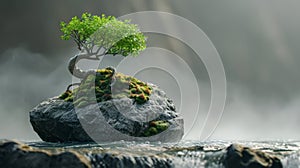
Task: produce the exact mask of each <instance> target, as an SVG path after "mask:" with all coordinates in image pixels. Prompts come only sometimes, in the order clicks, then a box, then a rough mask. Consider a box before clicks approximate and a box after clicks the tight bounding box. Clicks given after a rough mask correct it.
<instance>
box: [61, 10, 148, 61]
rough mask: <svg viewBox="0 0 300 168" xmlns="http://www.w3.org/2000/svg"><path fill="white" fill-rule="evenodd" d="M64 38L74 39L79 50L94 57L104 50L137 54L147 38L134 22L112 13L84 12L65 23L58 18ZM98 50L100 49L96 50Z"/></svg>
mask: <svg viewBox="0 0 300 168" xmlns="http://www.w3.org/2000/svg"><path fill="white" fill-rule="evenodd" d="M60 26H61V31H62V33H63V35H62V36H61V38H62V39H63V40H69V39H73V40H74V41H75V42H76V44H77V46H78V49H79V50H81V51H82V50H83V51H85V52H87V53H88V54H89V55H95V56H96V57H99V56H102V55H106V54H112V55H116V54H121V55H123V56H128V55H138V54H139V52H140V51H142V50H144V49H145V48H146V38H145V36H144V34H143V33H142V32H141V31H140V30H139V28H138V27H137V25H135V24H131V23H130V21H129V20H125V21H120V20H118V19H116V18H115V17H113V16H105V15H101V17H100V16H97V15H91V14H89V13H83V14H82V16H81V18H78V17H77V16H75V17H73V18H72V19H71V20H70V21H69V22H68V23H66V22H61V23H60ZM99 52H101V53H99Z"/></svg>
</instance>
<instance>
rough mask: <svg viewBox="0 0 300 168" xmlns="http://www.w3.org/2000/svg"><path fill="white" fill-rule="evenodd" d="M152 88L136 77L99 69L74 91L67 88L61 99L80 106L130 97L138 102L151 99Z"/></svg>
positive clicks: (108, 69) (141, 102)
mask: <svg viewBox="0 0 300 168" xmlns="http://www.w3.org/2000/svg"><path fill="white" fill-rule="evenodd" d="M151 92H152V88H151V87H150V86H148V85H147V83H145V82H142V81H140V80H138V79H136V78H134V77H131V76H127V75H124V74H122V73H115V72H114V71H113V70H112V69H110V68H106V69H98V70H97V71H96V72H95V73H90V74H88V75H87V76H86V77H85V78H84V79H83V80H82V82H81V83H80V85H79V87H77V88H75V89H73V91H70V90H67V91H66V92H64V93H63V94H62V95H60V96H59V98H60V99H63V100H65V101H69V102H72V101H74V102H73V103H74V105H75V106H76V107H78V108H80V107H84V106H87V105H89V104H92V103H95V102H103V101H107V100H111V99H120V98H123V97H129V98H131V99H134V100H135V102H136V103H137V104H143V103H145V102H147V101H148V100H149V97H150V95H151Z"/></svg>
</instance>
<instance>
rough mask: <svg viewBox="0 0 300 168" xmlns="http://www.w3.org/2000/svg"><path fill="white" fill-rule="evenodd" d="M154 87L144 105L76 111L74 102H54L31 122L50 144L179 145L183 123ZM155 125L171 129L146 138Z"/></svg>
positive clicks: (122, 102) (117, 103)
mask: <svg viewBox="0 0 300 168" xmlns="http://www.w3.org/2000/svg"><path fill="white" fill-rule="evenodd" d="M151 87H152V89H153V90H152V93H151V96H150V99H149V100H148V101H147V102H146V103H144V104H138V103H135V102H134V100H133V99H130V98H126V97H123V98H120V99H111V100H107V101H103V102H98V103H97V102H95V103H93V104H90V105H87V106H84V107H75V106H74V105H73V103H72V102H68V101H64V100H62V99H59V98H57V97H56V98H52V99H49V100H46V101H44V102H42V103H40V104H39V105H38V106H37V107H35V108H34V109H33V110H31V111H30V122H31V124H32V127H33V129H34V130H35V131H36V132H37V133H38V135H39V136H40V137H41V139H42V140H44V141H48V142H74V141H75V142H88V141H96V142H108V141H119V140H128V141H161V142H177V141H179V140H180V139H181V138H182V136H183V133H184V132H183V119H182V118H180V117H179V115H178V113H176V111H175V106H174V104H173V103H172V101H171V100H170V99H169V98H167V96H166V94H165V92H163V91H162V90H161V89H159V88H158V87H157V86H155V85H152V84H151ZM153 121H164V122H166V123H167V125H168V128H167V129H166V130H164V131H162V132H158V133H157V134H153V135H152V136H145V132H148V133H149V128H150V126H151V124H153ZM162 126H165V125H162ZM159 127H160V125H158V128H159ZM151 131H152V133H153V132H154V133H155V131H157V130H156V129H152V130H151V129H150V132H151Z"/></svg>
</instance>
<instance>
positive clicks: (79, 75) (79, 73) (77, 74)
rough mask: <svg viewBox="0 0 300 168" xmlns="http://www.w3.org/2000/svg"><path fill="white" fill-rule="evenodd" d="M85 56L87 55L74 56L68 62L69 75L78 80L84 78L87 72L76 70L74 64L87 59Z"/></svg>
mask: <svg viewBox="0 0 300 168" xmlns="http://www.w3.org/2000/svg"><path fill="white" fill-rule="evenodd" d="M86 56H87V55H75V56H74V57H72V58H70V60H69V65H68V69H69V71H70V73H71V74H72V75H73V76H75V77H77V78H79V79H83V78H84V77H85V76H86V74H87V71H84V70H82V69H80V68H78V67H77V66H76V64H77V62H78V61H79V60H81V59H84V58H87V57H86Z"/></svg>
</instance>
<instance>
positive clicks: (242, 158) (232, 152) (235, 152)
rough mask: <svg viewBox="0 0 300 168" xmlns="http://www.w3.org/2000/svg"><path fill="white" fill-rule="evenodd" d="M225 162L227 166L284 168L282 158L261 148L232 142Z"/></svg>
mask: <svg viewBox="0 0 300 168" xmlns="http://www.w3.org/2000/svg"><path fill="white" fill-rule="evenodd" d="M226 150H227V152H226V154H225V157H224V160H223V164H224V166H225V167H226V168H282V164H281V162H280V160H279V159H278V158H277V157H275V156H271V155H268V154H267V153H265V152H262V151H260V150H255V149H251V148H248V147H244V146H242V145H238V144H232V145H230V146H229V147H228V148H227V149H226Z"/></svg>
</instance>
